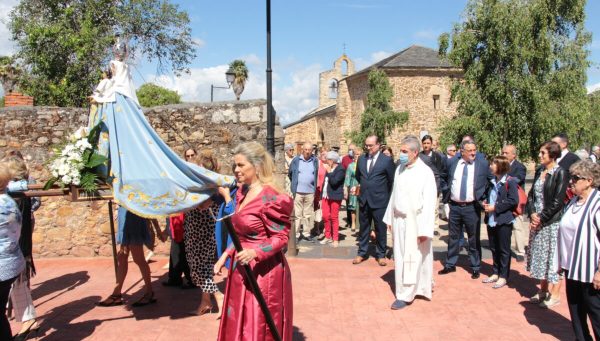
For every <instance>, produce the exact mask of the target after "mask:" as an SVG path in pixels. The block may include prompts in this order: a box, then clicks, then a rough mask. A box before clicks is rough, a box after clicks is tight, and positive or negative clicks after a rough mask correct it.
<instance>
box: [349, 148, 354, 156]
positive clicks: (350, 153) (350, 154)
mask: <svg viewBox="0 0 600 341" xmlns="http://www.w3.org/2000/svg"><path fill="white" fill-rule="evenodd" d="M348 156H350V157H354V151H353V150H352V149H350V150H349V151H348Z"/></svg>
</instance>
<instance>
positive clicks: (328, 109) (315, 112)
mask: <svg viewBox="0 0 600 341" xmlns="http://www.w3.org/2000/svg"><path fill="white" fill-rule="evenodd" d="M335 107H336V105H335V104H332V105H330V106H328V107H325V108H322V109H315V110H313V111H311V112H309V113H308V114H306V115H304V116H302V118H301V119H299V120H298V121H295V122H292V123H289V124H286V125H285V126H283V129H286V128H289V127H291V126H293V125H296V124H298V123H302V122H304V121H306V120H308V119H311V118H313V117H316V116H319V115H324V114H328V113H330V112H334V111H335Z"/></svg>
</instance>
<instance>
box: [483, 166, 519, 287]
mask: <svg viewBox="0 0 600 341" xmlns="http://www.w3.org/2000/svg"><path fill="white" fill-rule="evenodd" d="M509 170H510V163H509V162H508V159H507V158H506V157H505V156H495V157H494V158H493V159H492V162H490V171H491V172H492V174H494V176H495V178H494V180H492V186H491V187H490V190H489V192H488V195H487V199H486V203H485V204H484V205H483V208H484V209H485V213H486V216H485V218H486V223H487V232H488V239H489V242H490V250H491V251H492V258H493V260H494V263H493V269H494V274H493V275H491V276H490V277H488V278H486V279H484V280H483V283H494V285H493V286H492V288H494V289H499V288H502V287H503V286H505V285H506V281H507V280H508V274H509V273H510V240H511V236H512V230H513V225H514V220H515V217H514V216H513V214H512V211H513V210H514V209H515V207H517V205H518V204H519V191H518V189H517V186H518V180H517V179H513V178H509V177H508V176H507V174H508V171H509Z"/></svg>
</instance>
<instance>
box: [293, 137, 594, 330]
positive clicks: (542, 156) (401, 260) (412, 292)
mask: <svg viewBox="0 0 600 341" xmlns="http://www.w3.org/2000/svg"><path fill="white" fill-rule="evenodd" d="M315 147H316V146H314V145H312V144H311V143H305V144H304V145H302V149H301V153H300V154H299V155H294V146H293V145H286V146H285V152H286V165H287V170H288V179H287V180H288V181H287V183H286V184H287V189H288V191H289V194H290V195H291V196H292V198H293V200H294V214H293V223H294V226H295V230H296V238H297V239H298V241H300V240H303V239H306V240H308V241H312V242H314V241H315V239H317V240H319V239H320V240H321V243H322V244H329V243H332V246H333V247H337V246H338V240H339V234H338V231H339V220H338V215H339V211H338V210H339V208H340V207H341V204H342V199H341V198H342V197H343V200H344V201H345V204H346V210H347V212H348V216H347V221H348V225H349V226H350V227H351V228H352V231H354V229H358V232H357V233H356V235H355V236H356V242H357V245H358V252H357V255H356V257H355V258H354V260H353V261H352V263H353V264H356V265H358V264H360V263H362V262H364V261H366V260H367V259H368V258H369V256H370V254H369V243H370V240H371V239H372V240H373V244H374V248H372V250H373V251H372V253H373V254H372V256H374V258H375V261H376V262H377V263H378V264H379V265H381V266H386V265H387V259H386V254H387V253H386V248H387V247H388V245H387V241H388V239H387V233H388V232H391V233H392V238H391V239H392V245H391V246H392V249H393V255H394V263H395V290H396V300H395V301H394V302H393V304H392V306H391V308H392V309H403V308H405V307H407V306H408V305H410V304H411V303H412V302H413V300H414V299H415V297H417V296H421V297H424V298H426V299H431V293H432V289H433V285H434V280H433V274H432V272H433V255H432V244H431V241H432V238H433V236H434V233H435V230H436V229H437V228H438V227H439V217H440V215H441V214H440V213H442V212H443V213H444V214H443V216H445V217H446V220H447V221H448V249H447V254H446V259H445V261H444V267H443V268H442V270H440V271H438V275H448V274H450V273H452V272H455V271H456V264H457V261H458V258H459V253H460V250H461V248H465V249H466V250H467V253H468V257H469V262H470V268H471V278H472V279H475V280H476V279H479V278H480V275H481V274H480V269H481V260H482V245H481V222H482V218H483V222H484V223H485V225H486V229H487V236H488V248H489V250H490V251H491V253H492V263H493V264H492V269H493V271H492V273H491V274H490V275H489V276H487V277H486V278H483V279H482V280H481V281H482V282H483V283H484V284H491V287H492V288H494V289H500V288H503V287H505V286H506V285H507V284H508V283H509V277H510V273H511V271H510V265H511V258H512V257H514V258H515V259H516V261H517V262H524V261H526V269H527V271H529V272H530V276H531V277H532V278H534V279H536V280H539V290H537V292H536V294H535V295H533V296H532V297H530V298H529V301H530V302H531V303H532V304H538V305H539V306H540V307H542V308H551V307H553V306H556V305H557V304H559V303H560V302H561V298H560V292H561V283H563V282H565V281H566V286H567V301H568V304H569V311H570V313H571V317H572V322H573V329H574V331H575V333H576V336H577V339H578V340H584V339H585V340H588V339H589V340H591V336H590V332H589V330H588V324H587V317H589V318H590V319H591V322H592V323H591V325H592V328H593V332H594V336H595V338H596V339H598V338H599V337H600V304H599V303H600V301H598V298H597V294H596V293H597V291H596V290H599V289H600V268H599V265H600V264H599V262H600V258H599V256H598V255H599V252H600V237H598V236H600V230H599V228H600V226H599V225H598V224H599V221H600V210H599V207H600V201H599V199H598V198H599V197H600V195H599V193H598V186H599V185H600V162H599V158H600V147H598V146H594V147H592V148H591V153H589V154H588V153H587V152H586V151H585V150H583V149H582V150H579V151H577V152H575V153H574V152H571V151H569V139H568V137H567V135H566V134H557V135H556V136H554V137H553V138H552V139H551V140H549V141H547V142H545V143H543V144H542V145H541V146H540V148H539V154H538V160H539V165H538V167H537V168H536V170H535V175H534V177H533V182H532V185H531V186H530V188H529V189H528V191H527V192H526V191H525V189H526V188H525V187H526V174H527V170H526V167H525V166H524V165H523V164H522V163H521V162H519V161H518V159H517V156H518V153H517V148H516V147H515V146H514V145H506V146H504V148H502V152H501V154H500V155H496V156H492V157H490V158H488V156H486V155H484V154H483V153H481V152H479V151H478V149H477V143H476V141H475V140H474V138H473V137H472V136H469V135H467V136H464V137H463V139H462V141H461V143H460V144H459V145H458V147H457V146H456V145H454V144H451V145H448V146H447V147H446V153H442V152H441V151H439V150H438V147H437V143H436V141H435V140H434V139H433V138H432V137H431V136H429V135H425V136H423V137H422V138H421V139H418V138H417V137H414V136H407V137H406V138H404V139H403V140H402V141H401V144H400V149H399V150H398V154H397V159H396V158H394V153H393V151H392V149H391V148H390V147H389V146H384V145H382V144H381V143H380V141H379V138H378V137H377V136H369V137H367V138H366V140H365V144H364V149H363V148H357V146H356V145H353V144H351V145H349V146H348V154H347V155H345V156H344V157H343V158H340V157H339V155H338V153H337V152H336V151H327V150H317V149H316V148H315ZM363 151H364V152H363ZM340 168H341V169H344V170H345V172H343V171H342V170H340ZM343 174H345V179H344V178H343V176H342V175H343ZM442 204H443V210H440V211H438V209H439V208H440V207H442V206H441V205H442ZM319 211H321V212H319ZM357 217H358V221H357ZM321 220H322V223H319V221H321ZM357 225H358V227H357ZM465 233H466V235H467V238H466V239H465V238H464V234H465ZM513 240H514V242H513Z"/></svg>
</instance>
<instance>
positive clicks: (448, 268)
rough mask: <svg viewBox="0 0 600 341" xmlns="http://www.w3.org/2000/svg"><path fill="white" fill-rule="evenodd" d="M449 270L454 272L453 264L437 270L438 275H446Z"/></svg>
mask: <svg viewBox="0 0 600 341" xmlns="http://www.w3.org/2000/svg"><path fill="white" fill-rule="evenodd" d="M451 272H456V267H455V266H451V267H447V268H446V267H445V268H443V269H442V270H440V271H438V275H447V274H449V273H451Z"/></svg>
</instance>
